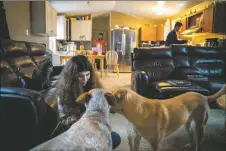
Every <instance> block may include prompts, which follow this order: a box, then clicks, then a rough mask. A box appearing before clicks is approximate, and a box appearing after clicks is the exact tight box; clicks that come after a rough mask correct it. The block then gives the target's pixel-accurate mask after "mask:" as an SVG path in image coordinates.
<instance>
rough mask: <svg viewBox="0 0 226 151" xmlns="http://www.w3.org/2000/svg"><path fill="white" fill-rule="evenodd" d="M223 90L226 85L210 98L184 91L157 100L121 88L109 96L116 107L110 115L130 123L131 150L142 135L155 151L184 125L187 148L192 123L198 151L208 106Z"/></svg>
mask: <svg viewBox="0 0 226 151" xmlns="http://www.w3.org/2000/svg"><path fill="white" fill-rule="evenodd" d="M225 91H226V86H224V87H223V88H222V89H221V90H220V91H218V92H217V93H216V94H214V95H212V96H204V95H202V94H199V93H196V92H187V93H184V94H181V95H179V96H176V97H174V98H170V99H166V100H156V99H147V98H145V97H142V96H140V95H139V94H137V93H136V92H134V91H132V90H129V89H125V88H121V89H117V90H115V91H114V92H113V93H112V95H113V96H114V97H115V99H116V101H117V104H116V106H112V107H111V112H112V113H120V114H122V115H124V116H125V117H126V118H127V119H128V120H129V121H130V122H131V123H132V125H133V129H134V131H135V133H136V137H135V139H134V142H132V138H131V136H130V135H128V140H129V145H130V149H131V150H138V149H139V144H140V140H141V136H142V137H144V138H145V139H146V140H147V141H148V142H149V144H150V145H151V146H152V148H153V150H154V151H156V150H157V148H158V144H159V142H160V140H161V139H162V138H164V137H166V136H168V135H169V134H171V133H172V132H174V131H176V130H177V129H178V128H180V127H181V126H182V125H184V126H185V129H186V131H187V132H188V134H189V138H190V141H191V142H190V143H188V144H187V145H186V146H185V147H190V146H191V143H192V142H193V135H192V132H191V130H190V125H191V122H192V121H194V122H195V130H196V138H197V139H196V151H200V142H201V140H202V138H203V133H204V126H205V125H206V123H207V119H208V110H209V105H208V104H209V103H211V102H213V101H215V100H216V99H217V98H218V97H220V96H221V95H223V94H225V93H226V92H225ZM132 143H133V144H132Z"/></svg>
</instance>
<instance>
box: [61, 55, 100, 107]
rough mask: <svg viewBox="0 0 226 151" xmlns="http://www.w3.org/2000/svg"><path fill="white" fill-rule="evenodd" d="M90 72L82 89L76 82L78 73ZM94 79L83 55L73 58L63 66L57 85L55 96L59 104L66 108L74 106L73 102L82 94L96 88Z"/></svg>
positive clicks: (89, 64) (89, 65)
mask: <svg viewBox="0 0 226 151" xmlns="http://www.w3.org/2000/svg"><path fill="white" fill-rule="evenodd" d="M83 71H90V79H89V80H88V82H87V85H86V86H85V87H84V88H83V87H82V85H81V83H80V82H79V80H78V72H83ZM95 79H96V77H95V73H94V70H93V67H92V64H91V63H90V62H89V60H88V58H87V57H86V56H83V55H77V56H73V57H72V58H71V59H70V60H69V61H68V62H67V63H66V64H65V66H64V68H63V70H62V71H61V74H60V79H59V82H58V85H57V95H58V96H59V98H60V103H61V104H62V105H66V106H71V107H72V106H74V105H75V100H76V99H77V98H78V96H79V95H80V94H82V93H83V92H87V91H89V90H90V89H92V88H96V87H97V86H96V80H95Z"/></svg>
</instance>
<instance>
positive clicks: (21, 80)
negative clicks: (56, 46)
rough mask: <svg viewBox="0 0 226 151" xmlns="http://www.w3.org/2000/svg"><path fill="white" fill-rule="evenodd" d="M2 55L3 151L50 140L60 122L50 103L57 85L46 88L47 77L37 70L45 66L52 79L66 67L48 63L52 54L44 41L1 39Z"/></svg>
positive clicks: (0, 112) (0, 145)
mask: <svg viewBox="0 0 226 151" xmlns="http://www.w3.org/2000/svg"><path fill="white" fill-rule="evenodd" d="M0 55H1V62H0V65H1V66H0V67H1V68H0V70H1V72H0V76H1V88H0V94H1V95H0V99H1V100H0V121H1V122H0V150H22V151H23V150H28V149H30V148H31V147H34V146H36V145H38V144H40V143H42V142H44V141H46V140H48V139H50V133H51V132H52V131H53V129H54V128H55V126H56V124H57V113H56V111H55V109H53V108H51V107H50V105H49V104H50V103H49V102H53V101H52V99H55V97H50V96H49V92H52V93H54V91H55V88H52V87H51V85H49V86H48V87H45V88H43V87H42V82H43V78H44V79H45V77H43V74H35V73H36V72H37V73H39V71H40V70H41V69H43V67H45V69H47V68H48V69H51V70H45V71H44V72H49V74H50V75H49V77H50V78H53V77H57V75H59V73H60V72H61V69H62V68H63V67H53V66H52V64H49V62H51V54H50V53H47V51H46V47H45V45H44V44H38V43H32V42H24V41H14V40H3V39H1V40H0ZM35 75H36V76H35ZM47 75H48V74H46V73H45V74H44V76H47ZM39 76H40V77H39ZM55 79H56V78H55ZM49 81H50V83H51V79H49ZM52 95H53V94H52Z"/></svg>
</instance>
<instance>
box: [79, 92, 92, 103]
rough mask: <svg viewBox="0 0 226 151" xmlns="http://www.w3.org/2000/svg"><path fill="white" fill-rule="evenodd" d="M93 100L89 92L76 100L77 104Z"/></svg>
mask: <svg viewBox="0 0 226 151" xmlns="http://www.w3.org/2000/svg"><path fill="white" fill-rule="evenodd" d="M90 99H91V94H90V93H89V92H85V93H82V94H81V95H80V96H79V97H78V98H77V100H76V102H77V103H88V102H89V100H90Z"/></svg>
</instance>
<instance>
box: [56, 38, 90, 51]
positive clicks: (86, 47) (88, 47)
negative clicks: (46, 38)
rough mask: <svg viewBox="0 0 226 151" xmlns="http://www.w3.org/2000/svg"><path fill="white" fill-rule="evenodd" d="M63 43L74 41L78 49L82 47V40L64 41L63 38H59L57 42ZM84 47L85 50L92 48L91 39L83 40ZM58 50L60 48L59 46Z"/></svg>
mask: <svg viewBox="0 0 226 151" xmlns="http://www.w3.org/2000/svg"><path fill="white" fill-rule="evenodd" d="M59 42H60V43H63V42H74V43H75V44H76V45H77V50H79V48H80V41H62V40H57V43H59ZM83 45H84V49H85V50H91V49H92V42H91V41H83ZM57 50H59V49H58V48H57Z"/></svg>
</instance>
